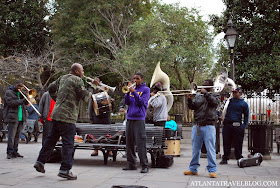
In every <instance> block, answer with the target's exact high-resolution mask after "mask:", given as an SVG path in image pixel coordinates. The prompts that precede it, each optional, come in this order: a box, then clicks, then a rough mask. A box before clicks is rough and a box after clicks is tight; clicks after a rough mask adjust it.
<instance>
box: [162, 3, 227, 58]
mask: <svg viewBox="0 0 280 188" xmlns="http://www.w3.org/2000/svg"><path fill="white" fill-rule="evenodd" d="M162 2H163V3H167V4H170V3H172V4H174V3H179V4H180V6H184V7H187V8H196V9H198V10H199V11H200V15H202V16H203V18H204V20H208V21H209V16H208V15H209V14H217V15H219V16H220V15H221V14H222V12H223V11H224V10H225V9H226V7H225V5H224V3H223V2H222V0H162ZM224 35H225V34H224V33H220V34H218V35H217V36H215V38H214V41H213V45H214V47H217V44H218V42H219V41H221V40H223V38H224ZM214 62H217V59H216V58H214Z"/></svg>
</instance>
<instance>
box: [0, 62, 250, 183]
mask: <svg viewBox="0 0 280 188" xmlns="http://www.w3.org/2000/svg"><path fill="white" fill-rule="evenodd" d="M83 76H84V70H83V66H82V65H81V64H78V63H74V64H73V65H72V66H71V71H70V73H69V74H66V75H64V76H61V77H60V78H58V79H57V80H55V81H54V82H53V83H51V84H50V85H49V87H48V90H47V91H46V92H45V93H44V94H43V95H42V97H41V99H40V102H39V106H37V105H36V101H33V102H32V103H33V107H32V106H30V105H29V104H28V103H29V102H28V101H27V99H26V98H25V97H23V96H22V94H21V92H19V91H21V90H22V88H23V87H24V85H23V81H21V80H19V81H16V82H15V84H14V85H13V86H10V87H9V88H8V90H7V91H6V93H5V97H4V102H3V103H4V107H3V121H4V123H6V124H8V142H7V159H11V158H16V157H23V156H22V155H21V154H20V153H19V152H18V144H19V139H20V134H21V132H22V129H23V124H24V122H25V121H26V119H27V118H29V119H34V120H35V121H37V122H38V121H39V122H41V123H42V124H43V135H42V148H41V150H40V152H39V155H38V158H37V160H36V162H35V164H34V168H35V169H36V170H37V171H38V172H41V173H45V168H44V165H45V163H46V160H47V156H48V154H49V153H50V152H51V151H52V150H53V149H54V147H55V145H56V143H57V141H58V140H59V138H60V137H61V141H62V162H61V166H60V169H59V173H58V176H59V177H62V178H66V179H68V180H75V179H77V176H76V175H74V174H73V173H72V172H71V169H72V165H73V152H74V136H75V134H76V126H75V124H76V122H77V119H78V113H79V109H78V108H79V102H80V100H85V101H90V102H89V104H90V106H89V116H90V123H92V124H111V119H110V112H105V113H100V114H99V113H96V111H94V110H93V109H94V107H93V101H92V100H93V98H92V96H93V94H92V93H91V92H89V91H88V90H87V89H86V88H85V86H84V82H83V80H82V78H83ZM133 82H134V86H132V83H131V82H129V83H128V88H129V92H128V93H126V94H125V96H124V100H123V101H122V105H121V106H120V111H121V112H122V113H125V114H126V119H125V125H126V131H125V136H126V158H127V165H126V166H125V167H124V168H123V170H137V164H136V151H135V146H137V153H138V156H139V159H140V166H141V170H140V172H141V173H148V172H149V165H148V158H147V148H146V131H145V123H146V122H145V121H146V117H147V110H151V111H152V114H153V116H152V117H153V123H154V126H161V127H164V128H166V129H171V130H172V131H176V130H177V124H176V122H175V121H174V120H171V118H170V116H169V115H168V110H167V101H166V97H165V96H164V95H163V94H162V93H161V91H162V90H163V88H162V83H160V82H158V83H156V84H155V85H154V86H153V88H152V92H150V89H149V88H148V87H147V86H146V83H145V82H144V75H143V74H141V73H136V74H135V75H134V77H133ZM99 83H100V81H99V79H98V78H95V79H94V80H93V81H92V84H93V85H95V86H98V85H99ZM213 85H214V84H213V81H212V80H210V79H208V80H205V81H204V84H203V86H206V87H205V88H203V89H201V91H200V93H197V94H196V95H191V94H190V95H188V100H187V105H188V107H189V109H191V110H194V125H193V127H192V159H191V162H190V165H189V170H187V171H185V172H184V174H185V175H197V174H198V168H199V166H200V164H199V158H200V154H201V147H202V144H203V142H204V144H205V146H206V150H207V160H208V165H207V170H208V172H209V176H210V177H211V178H215V177H216V171H217V165H216V148H215V142H216V128H215V124H216V122H217V118H218V117H217V107H218V106H219V105H220V102H221V97H220V94H219V93H216V92H213V88H211V87H209V86H213ZM99 92H102V91H99ZM241 95H242V90H241V89H240V88H237V89H235V90H233V98H231V99H230V102H229V105H228V108H227V113H226V115H225V119H224V121H223V142H224V146H223V147H224V155H223V159H222V161H221V162H220V164H227V161H228V160H229V154H230V148H231V144H232V143H233V145H234V148H235V157H236V159H240V158H242V157H243V156H242V144H243V138H244V129H245V127H246V126H247V124H248V115H249V108H248V104H247V103H246V102H245V101H244V100H243V99H241ZM109 100H110V103H111V104H114V99H112V98H111V97H110V99H109ZM0 104H1V100H0ZM1 106H2V105H1ZM34 108H37V110H38V111H39V114H40V115H39V114H38V113H37V112H36V110H35V109H34ZM26 111H28V114H29V115H28V116H27V115H26V113H25V112H26ZM242 117H243V118H242ZM91 155H92V156H97V155H98V151H97V150H95V151H94V152H93V153H92V154H91ZM109 155H110V154H109ZM111 155H112V154H111Z"/></svg>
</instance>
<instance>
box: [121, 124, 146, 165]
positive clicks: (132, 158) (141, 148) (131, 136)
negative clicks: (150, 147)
mask: <svg viewBox="0 0 280 188" xmlns="http://www.w3.org/2000/svg"><path fill="white" fill-rule="evenodd" d="M125 136H126V153H127V162H128V164H129V165H136V154H135V144H136V146H137V152H138V156H139V158H140V165H141V166H142V168H145V167H148V158H147V148H146V140H147V136H146V130H145V121H144V120H127V122H126V132H125Z"/></svg>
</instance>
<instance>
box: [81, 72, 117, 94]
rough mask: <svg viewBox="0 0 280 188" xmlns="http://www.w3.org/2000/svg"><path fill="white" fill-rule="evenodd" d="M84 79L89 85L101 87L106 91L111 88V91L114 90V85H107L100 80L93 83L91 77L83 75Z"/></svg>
mask: <svg viewBox="0 0 280 188" xmlns="http://www.w3.org/2000/svg"><path fill="white" fill-rule="evenodd" d="M83 77H84V78H85V79H86V83H88V84H89V85H90V86H91V87H93V88H95V87H96V88H98V89H101V90H102V91H106V92H108V91H109V90H111V91H112V92H114V91H115V90H116V87H111V86H108V85H106V84H103V83H102V82H99V85H97V86H96V85H94V84H93V83H92V82H93V81H94V79H93V78H90V77H87V76H83Z"/></svg>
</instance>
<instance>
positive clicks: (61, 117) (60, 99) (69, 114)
mask: <svg viewBox="0 0 280 188" xmlns="http://www.w3.org/2000/svg"><path fill="white" fill-rule="evenodd" d="M48 90H49V92H50V94H51V96H54V93H57V94H56V96H57V97H56V103H55V106H54V109H53V111H52V114H51V118H52V119H54V120H56V121H62V122H66V123H73V124H75V123H76V122H77V119H78V113H79V101H80V100H87V99H89V98H88V97H89V96H91V93H90V92H88V91H87V90H86V89H85V87H84V82H83V80H82V79H81V78H80V77H78V76H75V75H73V74H67V75H64V76H61V77H60V78H58V79H57V80H56V81H54V82H53V83H51V84H50V86H49V88H48Z"/></svg>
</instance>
